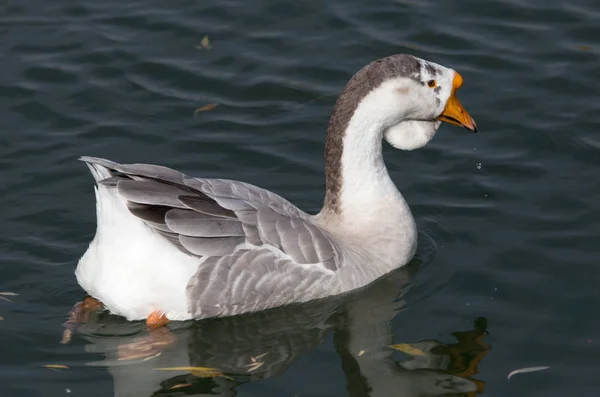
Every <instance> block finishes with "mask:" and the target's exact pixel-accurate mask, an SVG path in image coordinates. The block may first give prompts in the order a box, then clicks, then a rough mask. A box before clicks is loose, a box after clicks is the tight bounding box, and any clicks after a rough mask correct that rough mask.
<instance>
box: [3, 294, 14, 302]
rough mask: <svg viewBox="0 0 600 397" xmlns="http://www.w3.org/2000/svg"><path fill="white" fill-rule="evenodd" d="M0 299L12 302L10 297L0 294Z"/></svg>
mask: <svg viewBox="0 0 600 397" xmlns="http://www.w3.org/2000/svg"><path fill="white" fill-rule="evenodd" d="M0 299H2V300H3V301H7V302H12V301H11V300H10V299H8V298H5V297H3V296H2V295H0Z"/></svg>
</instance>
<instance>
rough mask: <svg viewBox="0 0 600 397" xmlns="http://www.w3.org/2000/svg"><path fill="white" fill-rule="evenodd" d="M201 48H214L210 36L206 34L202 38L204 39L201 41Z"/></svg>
mask: <svg viewBox="0 0 600 397" xmlns="http://www.w3.org/2000/svg"><path fill="white" fill-rule="evenodd" d="M200 48H204V49H205V50H210V49H211V48H212V46H211V45H210V40H209V39H208V36H204V37H203V38H202V40H201V41H200Z"/></svg>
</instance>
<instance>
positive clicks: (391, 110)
mask: <svg viewBox="0 0 600 397" xmlns="http://www.w3.org/2000/svg"><path fill="white" fill-rule="evenodd" d="M462 84H463V78H462V76H461V75H460V74H459V73H458V72H456V71H455V70H453V69H450V68H447V67H445V66H442V65H439V64H437V63H434V62H430V61H427V60H424V59H421V58H417V57H415V56H412V55H408V54H398V55H392V56H389V57H386V58H382V59H379V60H376V61H374V62H372V63H370V64H368V65H367V66H365V67H363V68H362V69H361V70H360V71H358V72H357V73H356V74H355V75H354V76H353V77H352V78H351V79H350V81H349V82H348V84H347V85H346V87H345V88H344V90H343V91H342V94H341V95H340V97H339V98H338V101H337V103H336V106H335V108H334V112H333V114H332V117H331V119H330V123H329V128H328V135H330V134H331V135H335V131H336V130H337V131H338V132H339V133H340V135H342V134H343V135H347V134H349V133H350V130H352V131H362V132H363V133H364V132H366V131H372V132H371V133H372V134H379V133H382V134H383V137H384V138H385V139H386V140H387V141H388V142H389V143H390V144H391V145H392V146H394V147H395V148H397V149H403V150H412V149H417V148H420V147H422V146H424V145H425V144H426V143H427V142H429V141H430V140H431V139H432V138H433V136H434V135H435V132H436V131H437V129H438V128H439V126H440V124H441V122H446V123H449V124H454V125H457V126H461V127H464V128H466V129H468V130H471V131H473V132H476V131H477V125H476V123H475V120H473V118H472V117H471V116H470V115H469V113H468V112H467V111H466V110H465V109H464V107H463V106H462V104H461V103H460V101H459V100H458V98H457V96H456V94H457V91H458V89H459V88H460V87H461V86H462ZM367 126H371V127H375V128H367ZM342 131H343V132H342ZM379 138H380V137H379Z"/></svg>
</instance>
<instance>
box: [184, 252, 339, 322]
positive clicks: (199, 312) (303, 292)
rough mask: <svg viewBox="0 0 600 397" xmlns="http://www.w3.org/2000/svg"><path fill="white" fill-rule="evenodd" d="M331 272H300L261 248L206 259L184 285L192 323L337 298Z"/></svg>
mask: <svg viewBox="0 0 600 397" xmlns="http://www.w3.org/2000/svg"><path fill="white" fill-rule="evenodd" d="M334 285H335V283H334V273H333V272H324V271H322V270H320V269H319V268H316V267H314V268H312V267H311V268H307V267H301V266H298V265H297V264H295V263H293V262H292V261H290V260H289V259H287V258H284V257H281V256H279V255H277V254H276V253H274V252H273V251H271V250H269V249H266V248H259V249H254V250H238V251H236V252H235V253H233V254H232V255H227V256H223V257H211V258H208V259H207V261H206V262H204V263H203V264H202V266H200V269H199V270H198V272H197V274H196V276H195V277H192V280H191V281H190V284H189V285H188V290H187V294H188V300H189V301H190V306H191V307H190V309H191V311H192V315H193V316H194V318H197V319H199V318H205V317H218V316H230V315H235V314H240V313H247V312H254V311H259V310H265V309H269V308H272V307H277V306H282V305H285V304H290V303H294V302H298V301H302V300H303V299H304V298H305V297H307V296H310V297H311V298H312V299H318V298H322V297H325V296H327V295H329V294H331V293H336V291H335V289H334V288H335V287H334Z"/></svg>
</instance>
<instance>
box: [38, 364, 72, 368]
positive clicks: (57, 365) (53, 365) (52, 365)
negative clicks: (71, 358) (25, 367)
mask: <svg viewBox="0 0 600 397" xmlns="http://www.w3.org/2000/svg"><path fill="white" fill-rule="evenodd" d="M42 367H44V368H53V369H69V367H67V366H66V365H62V364H46V365H42Z"/></svg>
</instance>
